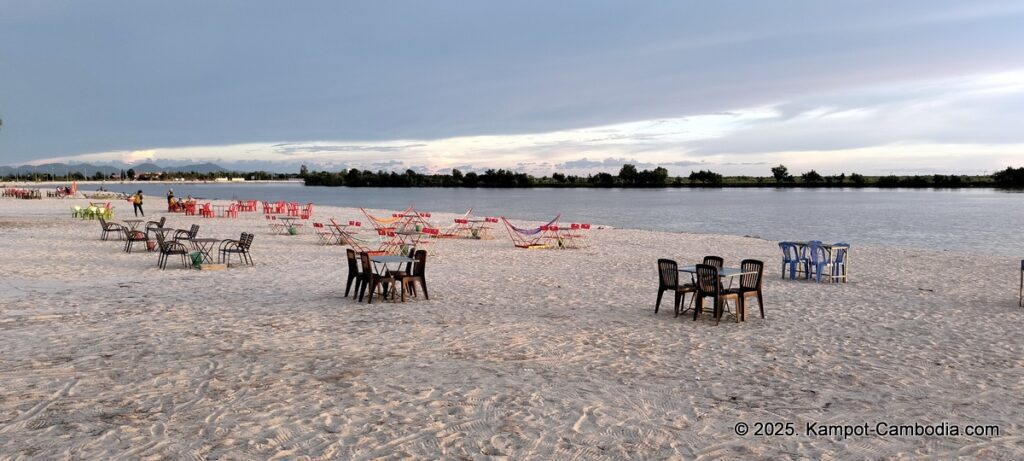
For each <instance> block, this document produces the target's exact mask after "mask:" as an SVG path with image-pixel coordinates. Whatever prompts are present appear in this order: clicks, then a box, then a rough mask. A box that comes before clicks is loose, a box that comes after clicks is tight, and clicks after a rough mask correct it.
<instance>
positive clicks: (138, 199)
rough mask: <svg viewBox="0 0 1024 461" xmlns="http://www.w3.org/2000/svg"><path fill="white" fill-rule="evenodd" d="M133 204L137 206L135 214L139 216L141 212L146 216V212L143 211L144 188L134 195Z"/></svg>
mask: <svg viewBox="0 0 1024 461" xmlns="http://www.w3.org/2000/svg"><path fill="white" fill-rule="evenodd" d="M132 206H133V207H134V208H135V216H136V217H138V216H139V215H140V214H141V215H142V217H143V218H145V217H146V213H145V212H144V211H142V190H141V189H140V190H139V191H138V192H136V193H135V195H133V196H132Z"/></svg>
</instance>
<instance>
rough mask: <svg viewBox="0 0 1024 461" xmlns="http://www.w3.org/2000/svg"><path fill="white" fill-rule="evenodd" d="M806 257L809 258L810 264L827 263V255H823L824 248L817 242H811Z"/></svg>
mask: <svg viewBox="0 0 1024 461" xmlns="http://www.w3.org/2000/svg"><path fill="white" fill-rule="evenodd" d="M807 257H808V258H810V260H811V264H818V263H825V262H828V255H827V254H826V253H825V247H823V246H821V242H819V241H817V240H814V241H812V242H811V249H810V253H809V254H808V255H807Z"/></svg>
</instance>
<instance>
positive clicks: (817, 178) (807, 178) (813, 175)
mask: <svg viewBox="0 0 1024 461" xmlns="http://www.w3.org/2000/svg"><path fill="white" fill-rule="evenodd" d="M800 179H801V180H802V181H803V182H804V183H807V184H817V183H819V182H821V175H820V174H818V172H817V171H814V170H811V171H808V172H806V173H804V174H802V175H800Z"/></svg>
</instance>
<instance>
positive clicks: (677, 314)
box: [673, 290, 686, 318]
mask: <svg viewBox="0 0 1024 461" xmlns="http://www.w3.org/2000/svg"><path fill="white" fill-rule="evenodd" d="M680 296H682V297H683V298H686V292H685V291H678V290H676V302H675V305H674V306H673V307H675V313H676V315H675V316H673V318H674V317H679V297H680Z"/></svg>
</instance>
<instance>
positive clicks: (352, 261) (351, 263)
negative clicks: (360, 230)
mask: <svg viewBox="0 0 1024 461" xmlns="http://www.w3.org/2000/svg"><path fill="white" fill-rule="evenodd" d="M345 257H346V258H348V273H349V274H356V273H358V272H359V264H357V263H356V250H353V249H351V248H346V249H345Z"/></svg>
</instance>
